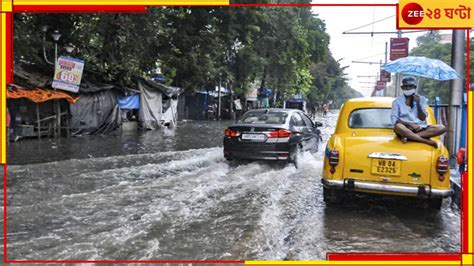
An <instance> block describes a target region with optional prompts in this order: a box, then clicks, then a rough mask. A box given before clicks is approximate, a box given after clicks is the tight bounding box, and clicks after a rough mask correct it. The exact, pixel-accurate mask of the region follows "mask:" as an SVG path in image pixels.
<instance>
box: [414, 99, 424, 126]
mask: <svg viewBox="0 0 474 266" xmlns="http://www.w3.org/2000/svg"><path fill="white" fill-rule="evenodd" d="M413 101H415V103H416V108H417V111H418V119H420V120H421V121H425V120H426V111H425V110H426V100H425V99H424V98H422V97H420V96H419V95H415V96H414V97H413Z"/></svg>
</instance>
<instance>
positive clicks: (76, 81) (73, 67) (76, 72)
mask: <svg viewBox="0 0 474 266" xmlns="http://www.w3.org/2000/svg"><path fill="white" fill-rule="evenodd" d="M83 70H84V61H82V60H80V59H76V58H72V57H67V56H60V57H59V58H58V63H57V64H56V67H55V70H54V79H53V84H52V87H53V88H55V89H58V90H65V91H70V92H78V91H79V85H81V78H82V71H83Z"/></svg>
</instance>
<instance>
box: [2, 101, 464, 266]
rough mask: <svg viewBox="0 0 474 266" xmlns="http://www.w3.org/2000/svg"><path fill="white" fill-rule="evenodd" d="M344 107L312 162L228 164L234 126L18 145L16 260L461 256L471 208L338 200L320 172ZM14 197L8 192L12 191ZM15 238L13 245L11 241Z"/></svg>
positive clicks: (13, 204)
mask: <svg viewBox="0 0 474 266" xmlns="http://www.w3.org/2000/svg"><path fill="white" fill-rule="evenodd" d="M337 116H338V112H337V111H333V110H332V111H330V112H329V113H328V115H327V116H324V117H323V116H322V115H321V114H320V113H318V114H317V117H316V121H320V122H322V124H323V127H322V128H321V130H322V134H323V143H322V144H321V145H320V147H319V152H318V153H316V154H313V155H312V154H309V153H305V154H303V156H302V158H303V159H302V160H301V162H302V165H301V167H300V168H298V169H296V168H295V167H294V166H293V165H291V164H283V163H266V162H242V163H236V162H227V161H226V160H225V159H224V158H223V151H222V137H223V132H224V129H225V128H226V127H227V126H228V125H229V124H230V123H231V122H230V121H225V120H224V121H219V122H216V121H180V122H179V123H178V127H177V128H176V129H175V130H173V131H172V130H159V131H148V132H144V133H137V132H120V131H117V132H115V133H112V134H109V135H105V136H100V135H97V136H81V137H73V138H70V139H66V138H62V139H60V140H59V141H58V140H47V139H43V140H41V141H38V140H36V139H29V140H21V141H19V142H15V143H10V146H9V147H8V177H7V178H8V179H7V187H8V219H7V222H8V223H7V226H8V232H7V239H8V245H7V248H8V259H12V260H26V259H30V260H33V259H35V260H106V259H107V260H119V259H131V260H145V259H146V260H150V259H153V260H170V259H182V260H183V259H186V260H187V259H190V260H224V259H226V260H229V259H246V260H269V259H275V260H283V259H288V260H319V259H325V258H326V254H327V253H328V252H456V253H457V252H459V250H460V214H459V209H458V208H457V207H456V206H453V205H452V204H451V200H450V199H447V200H445V202H444V205H443V208H442V210H441V211H440V212H439V213H433V212H430V211H427V210H423V209H420V208H419V207H416V206H415V205H416V204H415V201H414V200H407V199H395V198H380V197H375V196H356V197H355V198H354V200H353V201H351V202H348V203H347V204H346V205H345V206H326V204H325V203H324V202H323V198H322V185H321V182H320V176H321V171H322V164H323V163H322V162H323V158H324V154H323V152H324V147H325V145H326V144H325V142H326V141H327V139H328V138H329V136H330V134H332V132H333V131H334V126H335V123H336V120H337ZM2 198H3V197H2ZM2 243H3V241H2Z"/></svg>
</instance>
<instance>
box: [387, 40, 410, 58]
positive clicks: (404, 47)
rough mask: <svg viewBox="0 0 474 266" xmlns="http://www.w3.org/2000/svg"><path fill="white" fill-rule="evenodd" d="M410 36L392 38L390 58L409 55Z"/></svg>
mask: <svg viewBox="0 0 474 266" xmlns="http://www.w3.org/2000/svg"><path fill="white" fill-rule="evenodd" d="M408 41H409V39H408V38H390V60H397V59H398V58H402V57H407V56H408Z"/></svg>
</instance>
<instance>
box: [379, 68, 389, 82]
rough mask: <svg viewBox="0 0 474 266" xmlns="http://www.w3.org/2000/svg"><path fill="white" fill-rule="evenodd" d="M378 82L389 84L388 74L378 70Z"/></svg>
mask: <svg viewBox="0 0 474 266" xmlns="http://www.w3.org/2000/svg"><path fill="white" fill-rule="evenodd" d="M380 81H383V82H390V72H388V71H386V70H383V69H381V70H380Z"/></svg>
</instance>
